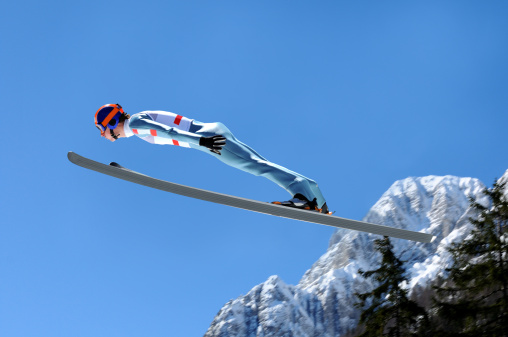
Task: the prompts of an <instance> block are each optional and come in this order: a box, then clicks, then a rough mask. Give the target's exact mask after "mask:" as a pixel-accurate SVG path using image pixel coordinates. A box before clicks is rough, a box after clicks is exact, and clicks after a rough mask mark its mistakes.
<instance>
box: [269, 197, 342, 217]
mask: <svg viewBox="0 0 508 337" xmlns="http://www.w3.org/2000/svg"><path fill="white" fill-rule="evenodd" d="M272 204H275V205H281V206H286V207H293V208H298V209H305V210H308V211H314V212H319V213H323V214H332V213H331V212H330V211H329V210H328V206H327V205H326V203H325V204H324V205H323V207H322V208H318V207H317V202H316V198H314V200H312V201H310V200H309V199H307V198H306V197H305V196H304V195H302V194H300V193H297V194H295V196H294V197H293V199H291V200H288V201H273V202H272Z"/></svg>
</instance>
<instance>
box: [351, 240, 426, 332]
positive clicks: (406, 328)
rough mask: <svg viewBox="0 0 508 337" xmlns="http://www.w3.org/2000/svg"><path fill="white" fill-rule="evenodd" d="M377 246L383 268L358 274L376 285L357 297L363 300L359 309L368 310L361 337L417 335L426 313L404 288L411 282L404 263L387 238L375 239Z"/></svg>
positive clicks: (363, 316)
mask: <svg viewBox="0 0 508 337" xmlns="http://www.w3.org/2000/svg"><path fill="white" fill-rule="evenodd" d="M375 246H376V250H377V251H379V252H380V253H381V256H382V260H381V265H380V267H379V268H378V269H376V270H370V271H362V270H360V271H359V273H360V275H362V276H363V277H365V278H371V279H373V280H374V281H375V283H376V284H377V287H376V288H375V289H374V290H372V291H371V292H369V293H363V294H356V296H357V297H358V298H359V300H360V302H359V303H358V304H357V306H358V307H359V308H365V309H364V311H363V312H362V314H361V316H360V324H362V325H363V328H364V332H363V333H362V334H361V335H360V336H364V337H368V336H396V337H399V336H416V335H417V332H418V327H419V326H420V325H421V322H422V321H424V320H425V319H426V314H425V311H424V310H423V308H421V307H420V306H418V305H417V304H416V302H414V301H412V300H410V299H409V298H408V290H407V289H406V288H404V284H407V282H408V279H407V277H406V270H405V268H404V262H403V261H401V260H400V259H399V258H397V257H396V256H395V254H394V253H393V246H392V244H391V242H390V239H389V238H388V237H384V238H383V239H379V240H376V241H375Z"/></svg>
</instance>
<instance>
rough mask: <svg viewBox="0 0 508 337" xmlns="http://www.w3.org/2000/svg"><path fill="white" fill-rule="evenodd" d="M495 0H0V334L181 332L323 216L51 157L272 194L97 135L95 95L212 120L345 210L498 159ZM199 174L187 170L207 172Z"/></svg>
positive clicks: (197, 158) (290, 271)
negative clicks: (276, 210) (306, 217)
mask: <svg viewBox="0 0 508 337" xmlns="http://www.w3.org/2000/svg"><path fill="white" fill-rule="evenodd" d="M507 17H508V3H506V2H505V1H488V2H479V1H425V2H407V1H383V2H379V1H349V2H346V1H320V2H315V1H314V2H311V1H185V2H184V1H153V0H147V1H143V2H135V1H72V2H71V1H47V2H40V1H31V0H29V1H21V2H10V3H5V4H3V5H2V11H0V32H1V33H0V50H1V52H0V97H1V99H0V111H1V113H2V116H3V130H2V133H1V135H0V137H1V139H2V144H3V146H2V151H1V154H2V156H1V164H2V165H1V166H0V176H1V180H0V186H1V190H2V192H3V193H2V194H1V196H0V210H1V214H2V220H1V225H0V297H1V300H0V326H1V328H0V329H1V334H2V335H5V336H11V337H14V336H24V337H27V336H96V337H97V336H200V335H203V333H204V332H205V331H206V329H207V327H208V326H209V324H210V323H211V321H212V320H213V318H214V316H215V314H216V313H217V312H218V310H219V309H220V308H221V307H222V305H223V304H225V303H226V302H227V301H228V300H230V299H232V298H236V297H238V296H239V295H241V294H245V293H247V292H248V291H249V290H250V289H251V288H252V287H253V286H255V285H257V284H259V283H262V282H264V281H265V280H266V279H267V278H268V277H269V276H270V275H275V274H276V275H279V276H280V277H281V278H282V279H283V280H284V281H285V282H286V283H289V284H296V283H298V281H299V279H300V277H301V276H302V275H303V273H304V272H305V271H306V270H307V269H308V268H310V266H311V265H312V263H313V262H315V261H316V260H317V259H318V258H319V256H320V255H322V254H323V253H324V252H325V251H326V248H327V244H328V240H329V238H330V236H331V234H332V233H333V229H332V228H327V227H324V226H319V225H313V224H308V223H303V222H297V221H291V220H287V219H279V218H275V217H270V216H266V215H262V214H256V213H251V212H247V211H242V210H238V209H234V208H229V207H226V206H220V205H214V204H210V203H206V202H202V201H198V200H192V199H187V198H184V197H180V196H175V195H171V194H168V193H164V192H161V191H156V190H151V189H148V188H145V187H142V186H137V185H134V184H131V183H127V182H124V181H119V180H116V179H113V178H111V177H107V176H102V175H100V174H98V173H95V172H91V171H87V170H84V169H82V168H80V167H77V166H74V165H72V164H71V163H69V162H68V161H67V158H66V154H67V152H68V151H74V152H77V153H79V154H81V155H84V156H86V157H89V158H92V159H95V160H98V161H101V162H105V163H107V162H109V161H117V162H119V163H121V164H122V165H124V166H127V167H129V168H131V169H134V170H137V171H140V172H143V173H145V174H148V175H151V176H153V177H156V178H159V179H165V180H171V181H173V182H177V183H181V184H187V185H191V186H194V187H199V188H204V189H209V190H213V191H218V192H221V193H228V194H233V195H238V196H242V197H247V198H252V199H257V200H261V201H272V200H283V199H286V198H288V197H289V195H286V192H284V191H283V190H281V189H280V188H279V187H277V186H275V185H274V184H272V183H271V182H270V181H268V180H264V179H262V178H257V177H253V176H250V175H248V174H245V173H243V172H241V171H237V170H234V169H232V168H230V167H228V166H225V165H223V164H222V163H221V162H220V161H217V160H215V159H214V158H212V157H211V156H206V155H204V154H203V153H201V152H199V151H193V150H189V149H184V148H177V147H169V146H155V145H151V144H148V143H146V142H143V141H141V140H139V139H135V138H130V139H127V140H123V141H119V142H117V143H114V144H112V143H109V142H108V141H106V140H104V139H101V138H100V137H99V135H98V132H97V130H96V128H95V127H94V126H93V123H92V119H93V115H94V114H95V111H96V110H97V109H98V108H99V107H100V106H101V105H103V104H106V103H116V102H118V103H120V104H122V106H123V107H124V108H125V110H126V111H127V112H130V113H136V112H139V111H143V110H166V111H172V112H176V113H178V114H181V115H184V116H187V117H189V118H194V119H197V120H199V121H202V122H215V121H220V122H222V123H224V124H226V125H227V126H228V127H229V128H230V129H231V130H232V131H233V133H234V134H235V135H236V136H237V137H238V138H239V139H240V140H242V141H243V142H245V143H247V144H249V145H250V146H252V147H253V148H254V149H256V150H257V151H258V152H259V153H261V154H262V155H263V156H265V157H267V158H268V159H270V160H271V161H273V162H275V163H278V164H280V165H283V166H286V167H288V168H290V169H292V170H295V171H297V172H300V173H302V174H304V175H306V176H309V177H311V178H313V179H315V180H316V181H317V182H318V183H319V184H320V186H321V189H322V191H323V193H324V195H325V197H326V198H327V201H328V204H329V206H330V208H331V209H333V210H335V211H337V215H339V216H342V217H347V218H353V219H361V218H362V217H363V216H364V215H365V214H366V213H367V211H368V209H369V208H370V207H371V206H372V205H373V204H374V203H375V202H376V201H377V200H378V198H379V197H380V196H381V195H382V194H383V192H384V191H386V189H388V188H389V187H390V185H391V184H392V183H393V182H394V181H395V180H398V179H403V178H406V177H408V176H425V175H456V176H463V177H464V176H465V177H476V178H479V179H481V180H482V181H483V182H485V183H486V184H489V185H490V184H491V183H492V182H493V181H494V179H495V178H496V177H500V176H501V175H502V174H503V173H504V171H505V170H506V169H508V156H507V155H506V148H507V137H506V134H507V132H506V126H507V125H508V117H507V115H508V114H507V112H508V109H507V108H508V94H507V93H508V90H507V89H508V63H507V62H506V60H508V40H507V39H506V37H507V36H508V20H506V18H507ZM205 169H206V170H205Z"/></svg>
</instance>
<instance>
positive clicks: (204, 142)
mask: <svg viewBox="0 0 508 337" xmlns="http://www.w3.org/2000/svg"><path fill="white" fill-rule="evenodd" d="M129 126H130V127H131V128H133V129H140V130H155V134H156V135H157V136H159V137H163V138H169V139H174V140H177V141H179V142H186V143H192V144H195V145H200V146H204V147H207V148H209V149H210V151H211V152H214V153H216V154H218V155H220V151H221V150H222V147H223V146H224V145H225V144H226V138H224V137H222V136H220V135H216V136H212V137H201V136H200V135H197V134H195V133H192V132H188V131H183V130H180V129H177V128H173V127H170V126H167V125H165V124H161V123H158V122H156V121H154V120H153V119H152V118H151V117H150V116H149V115H147V114H144V113H141V114H137V115H136V116H133V117H131V120H130V121H129Z"/></svg>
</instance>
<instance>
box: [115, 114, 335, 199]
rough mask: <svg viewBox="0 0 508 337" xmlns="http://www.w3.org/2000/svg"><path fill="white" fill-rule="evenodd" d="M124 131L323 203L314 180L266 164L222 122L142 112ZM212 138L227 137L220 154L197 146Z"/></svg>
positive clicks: (272, 164)
mask: <svg viewBox="0 0 508 337" xmlns="http://www.w3.org/2000/svg"><path fill="white" fill-rule="evenodd" d="M124 131H125V136H126V137H131V136H133V135H136V136H138V137H139V138H141V139H143V140H145V141H147V142H149V143H152V144H161V145H176V146H183V147H190V148H193V149H196V150H200V151H203V152H206V153H208V154H210V155H212V156H214V157H215V158H217V159H219V160H220V161H222V162H223V163H225V164H227V165H229V166H232V167H235V168H237V169H240V170H242V171H245V172H248V173H250V174H253V175H255V176H263V177H265V178H268V179H270V180H271V181H273V182H274V183H276V184H277V185H279V186H280V187H282V188H283V189H285V190H286V191H288V192H289V193H290V194H291V196H294V195H295V194H297V193H300V194H302V195H304V196H305V197H306V198H307V199H309V200H311V201H312V200H314V198H316V202H317V205H318V207H321V206H322V205H323V204H324V203H325V202H326V201H325V199H324V197H323V195H322V193H321V191H320V189H319V187H318V185H317V184H316V182H315V181H313V180H312V179H309V178H307V177H304V176H302V175H301V174H299V173H296V172H293V171H291V170H288V169H287V168H285V167H282V166H280V165H277V164H274V163H272V162H270V161H268V160H267V159H265V158H264V157H262V156H261V155H260V154H258V153H257V152H256V151H254V150H253V149H252V148H250V147H249V146H247V145H246V144H244V143H242V142H240V141H239V140H238V139H236V137H235V136H234V135H233V134H232V133H231V131H230V130H229V129H228V128H227V127H226V126H225V125H224V124H222V123H201V122H198V121H196V120H192V119H189V118H186V117H183V116H180V115H177V114H174V113H171V112H165V111H143V112H140V113H137V114H134V115H132V116H131V118H130V119H128V120H126V121H125V124H124ZM215 135H220V136H223V137H225V138H226V145H225V146H224V147H223V148H222V151H221V155H218V154H216V153H213V152H211V151H210V150H209V149H208V148H206V147H203V146H200V145H199V140H200V138H201V137H210V136H215Z"/></svg>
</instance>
